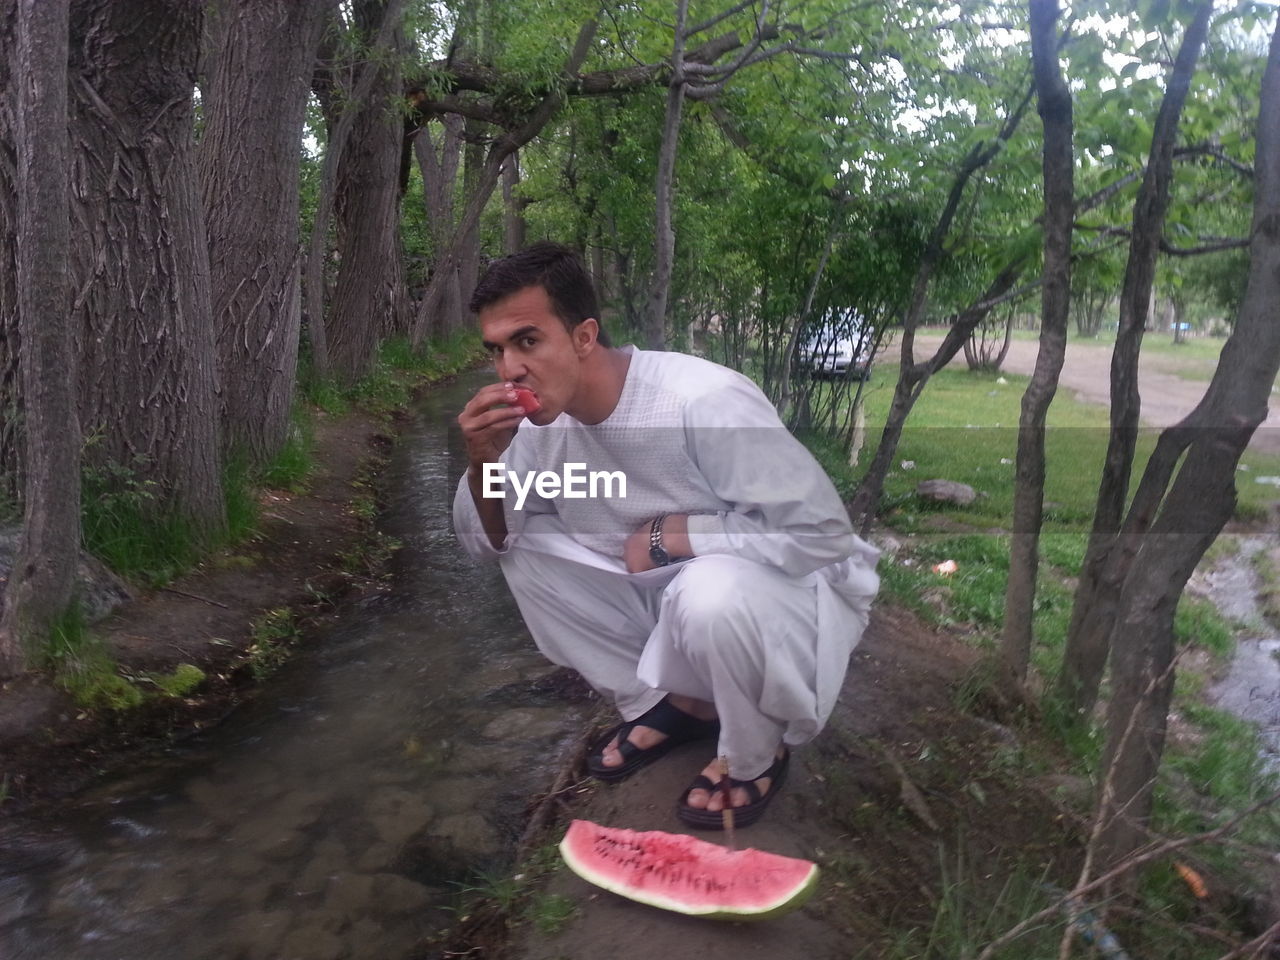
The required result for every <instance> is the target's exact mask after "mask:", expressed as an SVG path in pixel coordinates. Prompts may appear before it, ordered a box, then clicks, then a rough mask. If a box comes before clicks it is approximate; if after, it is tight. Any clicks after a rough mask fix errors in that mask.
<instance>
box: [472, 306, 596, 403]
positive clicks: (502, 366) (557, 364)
mask: <svg viewBox="0 0 1280 960" xmlns="http://www.w3.org/2000/svg"><path fill="white" fill-rule="evenodd" d="M479 320H480V335H481V337H483V338H484V345H485V348H486V349H487V350H488V351H489V355H490V356H491V357H493V364H494V368H495V369H496V370H497V372H498V376H499V377H501V378H502V379H503V380H508V381H510V382H511V383H514V384H515V385H516V386H518V387H527V388H528V389H530V390H532V391H533V392H534V393H535V394H536V395H537V397H538V400H539V402H540V403H541V404H542V407H541V409H539V410H538V412H537V413H535V414H533V415H532V416H530V417H529V419H530V420H532V421H533V422H534V423H537V424H545V423H550V422H551V421H552V420H554V419H555V418H556V417H558V416H559V415H560V414H561V413H563V412H564V411H565V410H567V409H570V408H571V407H572V406H573V405H574V401H575V400H576V399H578V398H577V392H578V388H579V384H580V383H581V379H582V372H581V368H580V365H581V362H582V360H583V358H584V357H585V356H586V354H587V353H588V352H589V351H590V348H591V347H593V346H594V337H593V336H592V335H591V333H590V331H588V330H584V329H583V327H584V326H586V325H585V324H580V325H579V326H578V327H577V328H576V329H575V331H574V333H573V334H570V332H569V331H568V330H566V329H565V326H564V323H563V322H562V321H561V320H560V318H559V317H558V316H556V313H555V310H554V309H553V308H552V306H551V298H550V297H548V296H547V291H546V290H544V289H543V288H542V287H540V286H534V287H525V288H523V289H521V290H517V291H516V292H515V293H513V294H511V295H510V296H509V297H505V298H503V299H502V300H499V301H497V302H496V303H492V304H490V305H489V306H487V307H485V308H484V309H483V310H481V311H480V313H479ZM570 412H572V411H571V409H570Z"/></svg>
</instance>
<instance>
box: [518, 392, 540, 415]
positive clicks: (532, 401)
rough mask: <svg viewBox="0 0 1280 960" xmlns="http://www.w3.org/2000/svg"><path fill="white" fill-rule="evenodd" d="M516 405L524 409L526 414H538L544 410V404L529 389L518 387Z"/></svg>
mask: <svg viewBox="0 0 1280 960" xmlns="http://www.w3.org/2000/svg"><path fill="white" fill-rule="evenodd" d="M516 403H518V404H520V406H521V407H523V408H524V412H525V413H526V414H529V413H537V412H538V411H539V410H541V409H542V402H541V401H540V400H539V399H538V398H537V396H535V395H534V392H533V391H532V390H530V389H529V388H528V387H516Z"/></svg>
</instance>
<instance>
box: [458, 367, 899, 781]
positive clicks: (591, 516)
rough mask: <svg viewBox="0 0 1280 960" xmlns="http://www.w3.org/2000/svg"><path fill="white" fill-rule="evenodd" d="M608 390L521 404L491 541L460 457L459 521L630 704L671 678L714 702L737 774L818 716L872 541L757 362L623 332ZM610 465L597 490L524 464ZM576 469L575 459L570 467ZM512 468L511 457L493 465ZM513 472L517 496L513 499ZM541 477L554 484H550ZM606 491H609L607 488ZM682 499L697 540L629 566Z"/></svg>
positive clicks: (552, 627)
mask: <svg viewBox="0 0 1280 960" xmlns="http://www.w3.org/2000/svg"><path fill="white" fill-rule="evenodd" d="M624 349H626V350H627V351H628V352H629V353H630V357H631V362H630V366H629V368H628V370H627V375H626V382H625V384H624V386H623V390H622V394H621V396H620V397H619V399H618V405H617V407H616V408H615V409H614V411H613V413H612V414H610V415H609V417H608V418H606V419H605V420H604V421H602V422H601V423H598V424H583V423H580V422H578V421H577V420H575V419H573V418H572V417H570V416H568V415H566V414H561V415H560V416H559V417H558V418H557V419H556V420H555V421H554V422H552V423H550V424H546V425H544V426H538V425H536V424H533V423H530V422H529V421H527V420H526V421H524V422H522V423H521V424H520V429H519V430H518V431H517V433H516V436H515V438H514V439H513V440H512V442H511V445H510V446H509V447H508V448H507V450H506V452H505V454H504V464H505V467H504V470H505V471H509V472H510V473H511V474H512V475H514V477H515V478H518V479H517V480H515V481H514V482H509V483H507V484H506V485H505V486H500V485H498V484H497V483H496V482H495V483H494V484H493V486H492V488H491V489H492V490H493V492H495V493H497V492H499V491H504V492H505V497H504V512H505V514H506V520H507V530H508V535H507V539H506V541H505V542H504V544H503V546H502V549H500V550H496V549H494V547H493V545H492V544H491V543H490V542H489V539H488V537H487V536H486V535H485V532H484V530H483V528H482V527H481V524H480V517H479V514H478V512H477V511H476V508H475V503H474V502H473V500H472V497H471V491H470V488H469V486H468V483H467V478H466V476H465V475H464V476H463V478H462V480H461V482H460V483H459V485H458V490H457V494H456V496H455V499H454V530H455V532H456V533H457V536H458V539H459V541H460V542H461V543H462V545H463V547H464V548H465V549H466V550H467V552H468V553H470V554H471V555H472V556H474V557H478V558H497V559H499V560H500V561H501V564H502V571H503V573H504V574H505V576H506V579H507V583H508V585H509V586H510V588H511V592H512V594H513V595H514V596H515V599H516V603H517V604H518V605H519V607H520V613H521V614H522V615H523V617H524V620H525V624H526V625H527V626H528V628H529V632H530V633H531V634H532V635H533V638H534V641H535V642H536V643H537V644H538V647H539V649H540V650H541V651H542V652H543V654H544V655H545V656H546V657H547V658H548V659H550V660H552V661H553V662H555V663H558V664H561V665H564V666H569V667H572V668H574V669H575V670H577V671H578V672H579V673H581V674H582V676H583V677H584V679H586V681H587V682H588V683H589V684H590V685H591V686H592V687H594V688H595V689H596V690H597V691H599V692H600V693H601V694H602V695H603V696H606V697H610V698H612V699H613V701H614V702H615V703H616V704H617V707H618V710H619V712H620V713H621V714H622V717H623V719H625V720H634V719H635V718H636V717H638V716H640V715H641V714H643V713H644V712H645V711H646V710H648V709H649V708H650V707H652V706H653V705H654V704H656V703H657V702H658V701H659V700H661V699H662V698H663V696H665V695H666V694H667V693H676V694H681V695H684V696H689V697H695V698H697V699H699V700H706V701H710V702H712V703H714V704H715V707H716V711H717V712H718V713H719V716H720V728H721V733H720V744H719V754H720V755H724V756H728V758H729V764H730V770H731V775H732V776H734V777H736V778H737V779H739V780H747V779H754V778H755V777H758V776H759V775H760V774H761V773H762V772H763V771H764V770H765V769H766V768H768V767H769V765H770V764H771V763H772V762H773V758H774V753H775V751H776V750H777V746H778V743H779V741H780V740H781V741H784V742H786V743H788V744H791V745H798V744H802V743H806V742H808V741H809V740H811V739H813V737H815V736H816V735H817V734H818V732H819V731H820V730H821V729H822V727H823V725H824V724H825V723H826V721H827V717H828V716H830V714H831V710H832V708H833V707H834V705H835V700H836V695H837V694H838V693H839V690H840V686H841V684H842V682H843V680H844V674H845V669H846V667H847V666H848V662H849V654H850V653H851V652H852V650H853V648H854V646H855V645H856V644H857V642H858V641H859V639H861V636H862V632H863V630H864V629H865V628H866V625H867V618H868V616H869V612H870V607H871V600H872V598H873V597H874V596H875V593H876V590H877V589H878V587H879V577H878V576H877V575H876V572H875V565H876V558H877V557H878V556H879V552H878V551H877V550H876V549H875V548H873V547H871V546H870V545H869V544H867V543H865V542H864V541H863V540H861V539H859V538H858V537H856V536H855V535H854V534H853V532H852V528H851V526H850V522H849V518H848V514H847V512H846V511H845V508H844V505H843V504H842V503H841V502H840V497H839V495H838V494H837V493H836V490H835V487H834V486H833V485H832V483H831V481H830V479H829V478H828V477H827V475H826V473H825V472H824V471H823V470H822V468H821V467H820V466H819V465H818V463H817V462H816V461H815V460H814V459H813V457H812V456H811V455H810V454H809V452H808V451H807V450H806V449H805V448H804V446H803V445H802V444H801V443H800V442H799V441H798V440H796V439H795V438H794V437H793V436H792V435H791V433H790V432H789V431H788V430H787V429H786V427H785V426H783V424H782V423H781V421H780V420H779V419H778V416H777V413H776V412H775V410H774V408H773V405H772V404H771V403H770V402H769V400H768V398H766V397H765V395H764V394H763V393H762V392H761V391H760V389H759V388H758V387H757V386H756V385H755V384H754V383H752V382H751V381H750V380H749V379H747V378H746V377H744V376H742V375H741V374H739V373H736V372H734V371H732V370H729V369H727V368H725V367H721V366H719V365H717V364H714V363H711V362H710V361H707V360H702V359H699V358H697V357H692V356H687V355H685V354H679V353H661V352H652V351H646V350H637V349H635V348H630V347H628V348H624ZM566 464H585V467H586V471H587V473H589V472H594V471H609V472H613V471H621V473H622V474H623V475H624V476H625V478H626V479H625V493H626V495H625V496H620V495H619V494H620V492H621V489H620V484H619V482H618V478H617V476H616V475H615V476H614V478H613V486H612V488H611V489H609V488H606V486H605V484H604V482H603V481H601V482H599V483H598V484H597V485H596V487H595V490H594V493H595V495H594V496H592V495H591V493H592V490H591V488H590V487H589V485H588V484H587V483H586V482H585V480H582V481H580V482H578V483H577V485H576V488H575V489H572V490H570V489H569V488H567V487H566V488H565V493H570V492H572V493H585V494H586V495H585V496H567V495H565V494H564V493H561V494H558V495H549V496H539V495H538V492H537V487H536V485H535V486H530V487H528V488H526V487H525V486H524V484H526V483H527V482H528V476H529V474H530V471H551V472H554V473H555V474H557V475H562V476H564V475H568V474H570V472H571V470H570V468H566V466H565V465H566ZM578 473H579V475H580V476H581V477H584V478H585V477H586V475H587V474H586V473H583V471H582V470H581V468H579V469H578ZM503 475H505V474H503ZM516 483H519V485H520V489H527V495H526V497H525V499H524V501H523V503H521V505H520V509H516V502H517V500H518V493H517V490H516ZM543 492H545V493H548V494H554V491H553V490H552V488H551V487H550V486H546V487H544V490H543ZM606 494H611V495H606ZM659 514H688V515H689V541H690V545H691V546H692V548H693V551H694V553H695V554H696V556H695V557H694V558H693V559H691V560H687V561H684V562H682V563H677V564H672V565H670V566H666V567H659V568H657V569H654V570H646V571H643V572H641V573H628V572H627V571H626V568H625V566H624V565H623V562H622V553H623V545H624V543H625V541H626V539H627V537H628V536H630V535H631V534H632V533H634V532H635V531H636V530H638V529H640V528H641V527H645V528H646V529H647V528H648V525H649V524H650V523H651V522H652V520H653V518H654V517H656V516H658V515H659Z"/></svg>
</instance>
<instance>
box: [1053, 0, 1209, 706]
mask: <svg viewBox="0 0 1280 960" xmlns="http://www.w3.org/2000/svg"><path fill="white" fill-rule="evenodd" d="M1212 11H1213V3H1212V0H1204V2H1202V3H1201V4H1200V5H1199V7H1198V8H1197V10H1196V14H1195V17H1194V18H1193V20H1192V22H1191V24H1190V25H1189V26H1188V27H1187V31H1186V34H1185V36H1184V37H1183V40H1182V46H1181V48H1180V49H1179V50H1178V56H1177V58H1176V60H1175V61H1174V64H1173V68H1172V70H1171V72H1170V75H1169V80H1168V82H1167V84H1166V86H1165V94H1164V98H1163V100H1162V101H1161V103H1160V112H1159V114H1158V115H1157V117H1156V124H1155V129H1154V132H1153V134H1152V141H1151V155H1150V157H1149V159H1148V161H1147V169H1146V173H1145V174H1144V176H1143V178H1142V185H1141V186H1140V187H1139V190H1138V197H1137V199H1136V200H1135V202H1134V208H1133V226H1132V229H1131V232H1130V235H1131V239H1130V243H1129V258H1128V262H1127V263H1126V266H1125V276H1124V284H1123V288H1122V290H1121V293H1120V329H1119V331H1118V333H1117V335H1116V345H1115V351H1114V352H1113V354H1112V356H1111V414H1110V416H1111V420H1110V425H1111V430H1110V435H1109V438H1108V442H1107V453H1106V459H1105V461H1104V462H1103V467H1102V478H1101V480H1100V482H1099V485H1098V498H1097V503H1096V506H1095V508H1094V515H1093V526H1092V529H1091V531H1090V536H1089V546H1088V549H1087V550H1086V552H1085V559H1084V564H1083V566H1082V568H1081V571H1080V582H1079V585H1078V587H1077V588H1076V595H1075V600H1074V603H1073V606H1072V611H1071V624H1070V626H1069V628H1068V632H1067V646H1066V651H1065V653H1064V655H1063V665H1062V673H1061V674H1060V676H1059V678H1058V687H1057V689H1058V693H1059V695H1060V696H1061V697H1062V698H1063V700H1064V702H1065V703H1066V704H1067V705H1068V707H1069V708H1071V709H1073V710H1075V711H1077V712H1079V713H1082V714H1083V713H1087V712H1088V710H1089V709H1090V708H1091V707H1092V706H1093V704H1094V702H1095V701H1096V699H1097V695H1098V685H1099V683H1100V682H1101V680H1102V672H1103V668H1104V666H1105V664H1106V660H1107V648H1108V642H1109V637H1110V635H1111V628H1112V624H1113V623H1114V620H1115V616H1116V605H1117V603H1118V600H1119V594H1120V590H1121V586H1122V584H1121V583H1120V581H1118V580H1117V579H1116V578H1115V577H1114V576H1108V573H1107V567H1108V564H1109V557H1110V553H1111V550H1112V547H1113V546H1114V544H1115V537H1116V533H1117V531H1118V530H1119V528H1120V520H1121V518H1122V517H1123V516H1124V505H1125V502H1126V500H1127V499H1128V494H1129V479H1130V473H1131V471H1132V469H1133V454H1134V448H1135V447H1136V445H1137V437H1138V424H1139V416H1140V414H1141V399H1140V398H1139V396H1138V354H1139V352H1140V350H1141V348H1142V334H1143V330H1144V328H1145V325H1146V321H1147V313H1148V309H1149V306H1150V302H1151V289H1152V284H1153V283H1154V280H1155V268H1156V258H1157V257H1158V255H1159V252H1160V241H1161V238H1162V236H1163V234H1164V218H1165V212H1166V210H1167V209H1168V205H1169V186H1170V183H1171V181H1172V179H1173V153H1174V146H1175V143H1176V140H1177V133H1178V121H1179V119H1180V117H1181V115H1182V107H1183V104H1184V103H1185V102H1186V99H1187V93H1188V91H1189V89H1190V86H1191V77H1192V74H1193V73H1194V72H1195V65H1196V61H1197V60H1198V59H1199V57H1200V50H1201V48H1202V47H1203V46H1204V41H1205V37H1206V36H1207V34H1208V29H1209V18H1210V14H1211V13H1212Z"/></svg>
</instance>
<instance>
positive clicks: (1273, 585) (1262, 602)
mask: <svg viewBox="0 0 1280 960" xmlns="http://www.w3.org/2000/svg"><path fill="white" fill-rule="evenodd" d="M1252 563H1253V570H1254V573H1256V574H1257V577H1258V606H1259V607H1261V608H1262V615H1263V617H1265V618H1266V619H1267V620H1268V621H1269V622H1270V623H1271V625H1272V626H1274V627H1277V628H1280V550H1266V549H1263V550H1259V551H1258V552H1257V553H1255V554H1254V555H1253V560H1252Z"/></svg>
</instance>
